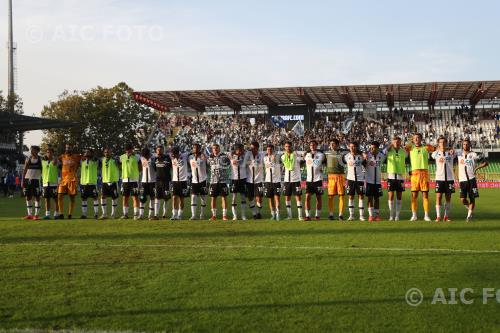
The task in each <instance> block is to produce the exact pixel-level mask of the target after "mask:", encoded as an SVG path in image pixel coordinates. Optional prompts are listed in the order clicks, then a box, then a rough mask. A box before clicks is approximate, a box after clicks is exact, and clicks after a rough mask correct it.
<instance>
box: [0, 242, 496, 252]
mask: <svg viewBox="0 0 500 333" xmlns="http://www.w3.org/2000/svg"><path fill="white" fill-rule="evenodd" d="M0 246H47V247H48V246H75V247H78V246H82V247H84V246H85V247H120V248H127V247H143V248H186V249H268V250H327V251H352V250H354V251H386V252H391V251H392V252H450V253H483V254H487V253H490V254H500V250H474V249H451V248H411V247H338V246H281V245H223V244H212V245H210V244H207V245H190V244H99V243H15V244H14V243H12V244H6V243H0Z"/></svg>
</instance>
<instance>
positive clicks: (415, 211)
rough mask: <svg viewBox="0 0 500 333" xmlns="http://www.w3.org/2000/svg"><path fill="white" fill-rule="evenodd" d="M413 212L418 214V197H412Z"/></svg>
mask: <svg viewBox="0 0 500 333" xmlns="http://www.w3.org/2000/svg"><path fill="white" fill-rule="evenodd" d="M411 212H412V213H413V215H414V216H416V215H417V198H414V197H411Z"/></svg>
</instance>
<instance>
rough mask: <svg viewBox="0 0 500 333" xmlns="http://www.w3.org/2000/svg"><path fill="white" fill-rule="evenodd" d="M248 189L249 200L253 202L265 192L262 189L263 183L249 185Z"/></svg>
mask: <svg viewBox="0 0 500 333" xmlns="http://www.w3.org/2000/svg"><path fill="white" fill-rule="evenodd" d="M246 188H247V191H246V192H247V198H248V199H249V200H253V198H255V197H262V193H263V192H264V189H263V188H262V183H255V184H252V183H247V184H246Z"/></svg>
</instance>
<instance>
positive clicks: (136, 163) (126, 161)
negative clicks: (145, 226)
mask: <svg viewBox="0 0 500 333" xmlns="http://www.w3.org/2000/svg"><path fill="white" fill-rule="evenodd" d="M120 165H121V169H122V196H123V197H122V198H123V216H122V217H120V219H128V210H129V199H130V196H132V198H133V201H134V220H137V219H139V172H140V169H141V167H142V166H141V163H140V160H139V158H138V157H137V156H136V155H135V154H134V149H133V147H132V145H131V144H127V145H126V146H125V154H123V155H121V156H120Z"/></svg>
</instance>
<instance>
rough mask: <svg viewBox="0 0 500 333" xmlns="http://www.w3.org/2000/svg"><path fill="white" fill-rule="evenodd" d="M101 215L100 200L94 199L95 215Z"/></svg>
mask: <svg viewBox="0 0 500 333" xmlns="http://www.w3.org/2000/svg"><path fill="white" fill-rule="evenodd" d="M97 214H99V200H97V199H94V215H97Z"/></svg>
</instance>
